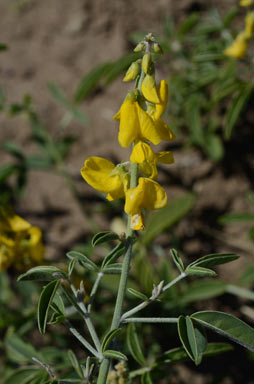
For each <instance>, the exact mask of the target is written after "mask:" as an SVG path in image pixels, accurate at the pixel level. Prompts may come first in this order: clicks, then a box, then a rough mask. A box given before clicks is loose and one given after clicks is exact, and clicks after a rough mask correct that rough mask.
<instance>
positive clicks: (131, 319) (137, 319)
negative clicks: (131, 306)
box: [123, 317, 178, 323]
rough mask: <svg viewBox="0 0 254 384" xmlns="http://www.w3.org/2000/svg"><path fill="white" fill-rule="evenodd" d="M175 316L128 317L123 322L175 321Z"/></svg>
mask: <svg viewBox="0 0 254 384" xmlns="http://www.w3.org/2000/svg"><path fill="white" fill-rule="evenodd" d="M177 321H178V318H177V317H128V319H125V320H124V321H123V323H177Z"/></svg>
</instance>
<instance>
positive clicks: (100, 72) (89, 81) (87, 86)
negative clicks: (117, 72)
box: [74, 62, 113, 103]
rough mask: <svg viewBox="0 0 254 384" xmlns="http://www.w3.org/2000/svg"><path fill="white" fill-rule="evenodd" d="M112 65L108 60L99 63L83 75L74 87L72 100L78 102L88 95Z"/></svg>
mask: <svg viewBox="0 0 254 384" xmlns="http://www.w3.org/2000/svg"><path fill="white" fill-rule="evenodd" d="M112 65H113V64H112V63H110V62H108V63H103V64H100V65H99V66H98V67H96V68H94V69H93V70H92V71H91V72H89V73H88V74H87V75H85V76H84V77H83V79H82V80H81V82H80V84H79V85H78V87H77V89H76V92H75V95H74V102H75V103H80V102H81V101H83V100H84V99H85V98H86V97H87V96H89V94H90V93H91V92H92V91H94V90H95V88H96V87H97V86H98V84H99V81H100V80H101V79H102V77H103V76H104V75H105V74H106V73H107V72H108V71H109V69H111V68H112Z"/></svg>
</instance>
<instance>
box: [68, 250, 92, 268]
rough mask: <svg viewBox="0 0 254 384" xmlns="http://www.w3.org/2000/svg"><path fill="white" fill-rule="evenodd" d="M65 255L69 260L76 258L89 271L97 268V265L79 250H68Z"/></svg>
mask: <svg viewBox="0 0 254 384" xmlns="http://www.w3.org/2000/svg"><path fill="white" fill-rule="evenodd" d="M66 256H67V257H68V258H69V259H71V260H72V259H73V258H75V259H77V260H78V262H79V264H80V265H82V267H83V268H85V269H88V270H89V271H98V270H99V268H98V267H97V265H96V264H95V263H94V262H93V261H92V260H90V259H89V258H88V257H87V256H86V255H84V254H83V253H81V252H77V251H70V252H67V253H66Z"/></svg>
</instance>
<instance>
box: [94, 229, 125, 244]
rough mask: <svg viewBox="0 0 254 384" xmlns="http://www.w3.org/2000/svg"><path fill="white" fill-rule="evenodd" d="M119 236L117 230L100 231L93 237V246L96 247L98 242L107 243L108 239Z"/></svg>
mask: <svg viewBox="0 0 254 384" xmlns="http://www.w3.org/2000/svg"><path fill="white" fill-rule="evenodd" d="M118 239H119V236H118V235H117V234H116V233H115V232H110V231H106V232H98V233H96V235H94V237H93V238H92V241H91V243H92V246H93V247H95V246H96V245H98V244H102V243H106V242H108V241H112V240H118Z"/></svg>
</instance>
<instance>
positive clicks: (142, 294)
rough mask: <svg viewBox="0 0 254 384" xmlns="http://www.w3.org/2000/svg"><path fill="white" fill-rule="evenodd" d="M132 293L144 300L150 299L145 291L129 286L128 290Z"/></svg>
mask: <svg viewBox="0 0 254 384" xmlns="http://www.w3.org/2000/svg"><path fill="white" fill-rule="evenodd" d="M127 291H128V292H129V293H130V294H131V295H133V296H135V297H137V298H139V299H141V300H143V301H147V300H148V297H147V296H146V295H144V293H141V292H139V291H137V290H136V289H133V288H128V290H127Z"/></svg>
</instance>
